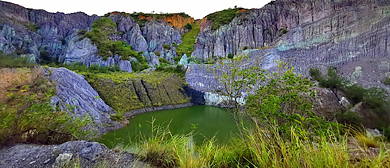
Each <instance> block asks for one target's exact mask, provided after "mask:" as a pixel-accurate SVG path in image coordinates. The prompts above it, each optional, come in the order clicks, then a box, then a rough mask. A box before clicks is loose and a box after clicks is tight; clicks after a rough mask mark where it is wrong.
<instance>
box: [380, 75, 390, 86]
mask: <svg viewBox="0 0 390 168" xmlns="http://www.w3.org/2000/svg"><path fill="white" fill-rule="evenodd" d="M382 83H383V84H385V85H388V86H390V78H389V77H387V78H385V79H384V80H383V81H382Z"/></svg>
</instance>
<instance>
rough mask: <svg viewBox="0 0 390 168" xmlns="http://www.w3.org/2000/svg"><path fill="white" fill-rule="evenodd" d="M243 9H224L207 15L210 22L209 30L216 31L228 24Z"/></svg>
mask: <svg viewBox="0 0 390 168" xmlns="http://www.w3.org/2000/svg"><path fill="white" fill-rule="evenodd" d="M243 9H244V8H234V9H231V8H229V9H225V10H222V11H218V12H214V13H212V14H209V15H207V16H206V17H207V20H210V21H212V24H211V30H217V29H219V27H221V26H223V25H225V24H228V23H230V22H231V21H232V20H233V19H234V18H235V17H236V16H237V15H238V14H239V13H240V12H239V11H240V10H243Z"/></svg>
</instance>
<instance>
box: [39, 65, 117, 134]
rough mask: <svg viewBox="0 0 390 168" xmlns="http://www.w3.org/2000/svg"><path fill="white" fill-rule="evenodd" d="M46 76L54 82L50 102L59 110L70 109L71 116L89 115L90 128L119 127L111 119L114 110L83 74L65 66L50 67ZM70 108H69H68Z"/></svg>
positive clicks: (97, 129)
mask: <svg viewBox="0 0 390 168" xmlns="http://www.w3.org/2000/svg"><path fill="white" fill-rule="evenodd" d="M46 74H47V75H48V78H49V79H50V80H51V81H55V83H56V95H55V96H54V97H52V99H51V101H50V103H51V104H52V105H56V106H58V107H59V108H60V109H61V110H65V111H68V110H71V111H73V113H71V115H72V117H74V118H76V117H81V118H84V117H86V116H89V117H91V119H92V122H93V123H94V126H91V128H89V129H90V130H96V131H97V132H98V133H104V132H107V131H109V130H112V129H115V128H119V123H116V122H114V121H111V119H110V115H111V114H114V113H115V112H114V110H113V109H112V108H111V107H109V106H108V105H106V104H105V102H104V101H103V100H102V99H101V98H99V94H98V93H97V92H96V91H95V90H94V89H93V88H92V87H91V86H90V85H89V84H88V82H87V81H86V80H85V79H84V77H83V76H81V75H78V74H76V73H75V72H73V71H70V70H68V69H65V68H50V69H49V70H48V72H46ZM69 108H71V109H69Z"/></svg>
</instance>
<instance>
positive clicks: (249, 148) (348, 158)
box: [124, 121, 390, 167]
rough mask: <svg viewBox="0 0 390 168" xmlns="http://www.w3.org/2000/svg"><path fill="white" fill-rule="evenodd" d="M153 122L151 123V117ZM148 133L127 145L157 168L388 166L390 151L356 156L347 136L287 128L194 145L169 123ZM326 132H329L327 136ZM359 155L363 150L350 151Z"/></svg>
mask: <svg viewBox="0 0 390 168" xmlns="http://www.w3.org/2000/svg"><path fill="white" fill-rule="evenodd" d="M152 123H153V121H152ZM152 128H153V130H152V131H153V136H152V137H150V138H148V139H144V140H143V141H140V143H136V144H133V145H131V146H129V147H126V148H125V149H124V150H127V151H130V152H135V153H137V154H138V155H139V156H140V157H141V159H142V160H143V161H147V162H149V163H151V164H152V165H155V166H158V167H323V166H324V165H326V166H327V167H367V166H369V167H371V166H373V167H387V166H390V163H389V162H388V160H389V159H390V156H389V153H388V152H386V151H384V150H381V151H380V152H379V154H378V155H377V156H370V155H369V154H366V155H364V154H363V155H362V156H361V157H359V158H357V157H355V156H354V155H351V150H350V149H348V141H347V137H343V136H342V137H340V136H338V134H333V135H331V134H328V136H317V137H316V138H315V139H316V140H314V141H313V140H309V139H311V138H309V137H307V138H302V137H301V136H299V135H297V134H296V133H297V132H296V131H297V129H296V128H295V127H291V131H290V132H291V134H290V136H289V137H288V138H283V137H281V136H280V135H279V133H278V132H280V131H279V130H278V128H277V127H274V126H266V127H259V126H257V127H255V128H254V129H252V130H248V129H246V131H245V134H244V135H245V137H244V138H236V139H233V140H232V141H231V142H230V143H228V144H218V143H217V142H215V141H214V140H208V141H205V142H204V143H203V144H202V145H199V146H196V145H195V144H194V143H193V139H192V134H188V135H173V134H172V133H171V132H170V131H169V130H168V127H159V126H157V127H156V126H154V127H152ZM329 135H330V136H329ZM353 150H354V151H355V152H357V151H359V152H361V153H364V149H359V148H356V149H353Z"/></svg>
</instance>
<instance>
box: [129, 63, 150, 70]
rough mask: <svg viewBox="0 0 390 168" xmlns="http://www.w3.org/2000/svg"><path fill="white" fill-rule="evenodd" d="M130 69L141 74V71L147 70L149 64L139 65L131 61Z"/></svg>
mask: <svg viewBox="0 0 390 168" xmlns="http://www.w3.org/2000/svg"><path fill="white" fill-rule="evenodd" d="M131 68H132V69H133V71H134V72H141V71H142V70H144V69H147V68H149V64H148V63H147V62H142V63H141V62H139V61H132V62H131Z"/></svg>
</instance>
